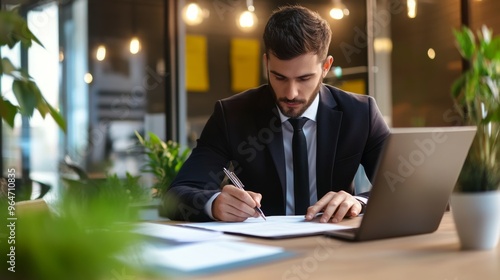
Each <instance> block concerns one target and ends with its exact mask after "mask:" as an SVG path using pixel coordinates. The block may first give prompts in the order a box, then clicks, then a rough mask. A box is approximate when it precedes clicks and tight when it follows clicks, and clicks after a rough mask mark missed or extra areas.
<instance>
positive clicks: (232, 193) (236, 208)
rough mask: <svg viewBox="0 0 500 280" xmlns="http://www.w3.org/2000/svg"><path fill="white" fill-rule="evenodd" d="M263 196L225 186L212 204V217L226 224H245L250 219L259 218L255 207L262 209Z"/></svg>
mask: <svg viewBox="0 0 500 280" xmlns="http://www.w3.org/2000/svg"><path fill="white" fill-rule="evenodd" d="M261 199H262V195H261V194H260V193H254V192H250V191H244V190H241V189H239V188H237V187H235V186H233V185H225V186H224V187H223V188H222V191H221V193H220V194H219V196H217V198H216V199H215V200H214V203H213V204H212V215H213V216H214V218H215V219H217V220H219V221H224V222H243V221H244V220H246V219H247V218H249V217H255V218H257V217H259V213H258V212H257V211H255V207H260V200H261Z"/></svg>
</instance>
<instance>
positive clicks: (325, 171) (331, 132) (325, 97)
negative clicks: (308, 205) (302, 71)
mask: <svg viewBox="0 0 500 280" xmlns="http://www.w3.org/2000/svg"><path fill="white" fill-rule="evenodd" d="M335 107H337V102H336V101H335V99H334V98H333V96H332V94H331V92H330V91H329V90H328V88H327V87H325V86H322V87H321V89H320V102H319V107H318V114H317V151H316V154H317V157H316V186H317V187H316V188H317V190H318V199H320V198H321V197H323V196H324V195H325V194H326V193H327V192H328V191H330V190H331V189H332V172H333V165H334V161H335V154H336V151H337V143H338V136H339V131H340V125H341V123H342V112H341V111H338V110H336V109H335Z"/></svg>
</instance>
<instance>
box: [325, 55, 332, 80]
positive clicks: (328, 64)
mask: <svg viewBox="0 0 500 280" xmlns="http://www.w3.org/2000/svg"><path fill="white" fill-rule="evenodd" d="M332 65H333V56H331V55H329V56H327V57H326V59H325V62H323V78H324V77H325V76H326V74H328V71H330V68H331V67H332Z"/></svg>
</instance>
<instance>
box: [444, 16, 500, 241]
mask: <svg viewBox="0 0 500 280" xmlns="http://www.w3.org/2000/svg"><path fill="white" fill-rule="evenodd" d="M492 33H493V32H492V30H490V29H488V28H487V27H485V26H483V28H482V29H481V31H480V32H478V33H477V38H476V37H475V36H474V33H473V32H472V31H471V30H470V29H469V28H468V27H462V29H461V30H454V35H455V39H456V42H457V45H458V49H459V51H460V54H461V55H462V57H463V58H464V59H465V60H466V61H467V62H468V64H469V67H468V69H466V71H464V72H463V74H462V75H461V76H460V78H458V79H457V80H456V81H455V83H454V84H453V87H452V95H453V98H454V101H455V102H456V104H457V106H456V107H457V108H458V110H459V113H460V114H461V116H462V119H463V121H464V123H465V124H467V125H475V126H476V127H477V132H476V136H475V139H474V141H473V143H472V146H471V148H470V150H469V153H468V156H467V159H466V160H465V163H464V166H463V168H462V172H461V174H460V176H459V178H458V182H457V185H456V190H455V192H454V193H453V194H452V197H451V207H452V212H453V217H454V220H455V224H456V228H457V232H458V235H459V238H460V242H461V247H462V249H464V250H467V249H491V248H494V247H496V246H497V244H498V240H499V237H500V191H499V185H500V142H499V141H500V96H499V95H500V93H499V90H500V37H499V36H495V37H493V36H492Z"/></svg>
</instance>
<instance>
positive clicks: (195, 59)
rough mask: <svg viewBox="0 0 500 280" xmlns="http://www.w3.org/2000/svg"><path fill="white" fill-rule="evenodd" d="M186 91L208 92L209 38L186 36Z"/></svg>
mask: <svg viewBox="0 0 500 280" xmlns="http://www.w3.org/2000/svg"><path fill="white" fill-rule="evenodd" d="M185 62H186V90H188V91H208V89H209V82H208V61H207V38H206V37H205V36H200V35H186V61H185Z"/></svg>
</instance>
